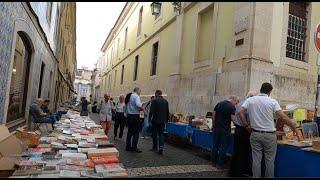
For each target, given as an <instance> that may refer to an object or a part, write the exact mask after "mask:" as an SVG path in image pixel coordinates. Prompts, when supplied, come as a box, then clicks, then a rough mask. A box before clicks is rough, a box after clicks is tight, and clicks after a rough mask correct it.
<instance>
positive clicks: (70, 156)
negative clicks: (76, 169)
mask: <svg viewBox="0 0 320 180" xmlns="http://www.w3.org/2000/svg"><path fill="white" fill-rule="evenodd" d="M62 159H71V160H80V161H81V160H86V159H87V155H86V154H83V153H62Z"/></svg>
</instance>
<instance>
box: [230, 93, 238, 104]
mask: <svg viewBox="0 0 320 180" xmlns="http://www.w3.org/2000/svg"><path fill="white" fill-rule="evenodd" d="M229 101H230V102H231V104H232V105H234V106H235V105H236V104H238V103H239V101H240V98H239V97H238V96H236V95H231V96H230V97H229Z"/></svg>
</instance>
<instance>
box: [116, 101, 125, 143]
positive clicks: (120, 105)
mask: <svg viewBox="0 0 320 180" xmlns="http://www.w3.org/2000/svg"><path fill="white" fill-rule="evenodd" d="M124 106H125V103H124V96H123V95H121V96H120V97H119V101H118V102H117V103H116V106H115V109H116V115H115V123H114V140H116V138H117V135H118V128H119V126H120V133H119V138H120V139H121V138H122V136H123V130H124V126H125V124H126V119H125V117H124Z"/></svg>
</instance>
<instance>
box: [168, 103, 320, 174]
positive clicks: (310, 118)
mask: <svg viewBox="0 0 320 180" xmlns="http://www.w3.org/2000/svg"><path fill="white" fill-rule="evenodd" d="M283 109H284V112H285V113H286V114H287V115H288V116H289V117H290V118H291V119H292V120H294V121H295V122H296V124H297V127H298V129H299V133H300V134H301V135H302V137H303V138H304V139H303V140H302V141H298V140H297V137H296V136H294V135H293V132H292V131H291V130H290V128H289V127H288V126H286V125H284V124H283V122H281V121H275V123H276V127H277V132H276V133H277V138H278V146H277V154H276V159H275V177H320V171H319V167H318V164H319V162H320V137H319V130H318V124H317V123H316V122H315V121H314V113H313V112H312V111H311V110H308V109H306V108H304V107H301V106H299V105H287V106H286V107H283ZM207 115H208V114H207ZM209 119H210V116H209V117H208V116H206V117H204V116H200V117H198V118H196V117H194V116H184V115H183V114H178V113H176V114H174V115H173V116H172V119H171V120H170V122H168V123H167V126H166V131H167V133H168V134H170V135H172V136H175V137H180V138H182V139H184V140H186V141H188V142H189V143H191V144H192V145H194V146H197V147H200V148H203V149H206V150H211V149H212V147H214V144H213V135H212V131H211V130H210V129H211V126H212V124H211V125H210V120H209ZM211 123H212V120H211ZM205 125H207V126H208V127H204V126H205ZM233 132H234V126H233V125H232V133H233ZM229 144H230V147H228V151H227V152H228V153H230V154H232V153H233V136H232V137H231V138H230V143H229Z"/></svg>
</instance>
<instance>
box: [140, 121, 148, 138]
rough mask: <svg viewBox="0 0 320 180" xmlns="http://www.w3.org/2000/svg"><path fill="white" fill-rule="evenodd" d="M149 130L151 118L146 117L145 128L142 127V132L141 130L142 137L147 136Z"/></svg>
mask: <svg viewBox="0 0 320 180" xmlns="http://www.w3.org/2000/svg"><path fill="white" fill-rule="evenodd" d="M148 128H149V117H148V116H145V117H144V120H143V127H142V130H141V136H145V135H146V132H147V130H148Z"/></svg>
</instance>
